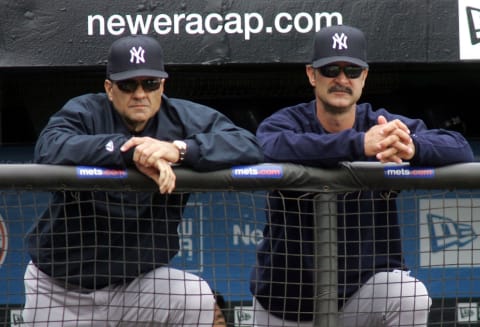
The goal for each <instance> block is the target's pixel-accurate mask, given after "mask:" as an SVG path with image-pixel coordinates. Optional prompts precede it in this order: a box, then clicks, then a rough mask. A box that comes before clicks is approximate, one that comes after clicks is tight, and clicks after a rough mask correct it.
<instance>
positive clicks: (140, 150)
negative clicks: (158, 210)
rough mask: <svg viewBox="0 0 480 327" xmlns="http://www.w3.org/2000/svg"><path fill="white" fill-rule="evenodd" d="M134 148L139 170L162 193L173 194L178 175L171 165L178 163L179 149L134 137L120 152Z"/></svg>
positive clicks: (150, 139) (145, 138) (152, 140)
mask: <svg viewBox="0 0 480 327" xmlns="http://www.w3.org/2000/svg"><path fill="white" fill-rule="evenodd" d="M132 147H135V151H134V153H133V161H134V163H135V165H136V167H137V169H138V170H139V171H140V172H141V173H143V174H145V175H147V176H148V177H150V178H151V179H153V180H154V181H155V183H157V185H158V187H159V190H160V193H162V194H163V193H169V194H170V193H172V192H173V190H174V189H175V181H176V175H175V173H174V172H173V169H172V165H171V164H172V163H173V162H177V161H178V155H179V154H178V150H177V148H176V147H175V146H174V145H173V144H172V143H170V142H165V141H160V140H157V139H154V138H151V137H132V138H131V139H129V140H128V141H127V142H125V144H123V145H122V147H121V149H120V150H121V151H123V152H126V151H128V150H129V149H131V148H132Z"/></svg>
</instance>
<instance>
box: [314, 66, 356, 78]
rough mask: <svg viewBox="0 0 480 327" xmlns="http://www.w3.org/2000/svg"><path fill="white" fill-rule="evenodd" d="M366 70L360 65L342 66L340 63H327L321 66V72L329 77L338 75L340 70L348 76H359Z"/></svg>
mask: <svg viewBox="0 0 480 327" xmlns="http://www.w3.org/2000/svg"><path fill="white" fill-rule="evenodd" d="M363 70H364V68H363V67H360V66H343V67H342V66H340V65H327V66H322V67H320V68H319V71H320V73H321V74H322V75H323V76H325V77H329V78H333V77H337V76H338V75H340V72H341V71H343V72H344V73H345V76H347V77H348V78H358V77H360V75H361V74H362V71H363Z"/></svg>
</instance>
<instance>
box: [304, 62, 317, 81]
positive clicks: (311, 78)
mask: <svg viewBox="0 0 480 327" xmlns="http://www.w3.org/2000/svg"><path fill="white" fill-rule="evenodd" d="M305 72H306V74H307V77H308V81H309V82H310V85H311V86H315V82H316V81H315V68H313V67H312V65H306V66H305Z"/></svg>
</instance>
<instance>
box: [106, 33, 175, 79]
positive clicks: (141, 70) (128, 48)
mask: <svg viewBox="0 0 480 327" xmlns="http://www.w3.org/2000/svg"><path fill="white" fill-rule="evenodd" d="M135 77H157V78H167V77H168V74H167V72H166V71H165V67H164V63H163V49H162V47H161V45H160V43H159V42H158V41H157V40H156V39H154V38H153V37H150V36H146V35H131V36H125V37H122V38H120V39H118V40H116V41H115V42H113V43H112V46H111V47H110V51H109V55H108V62H107V78H108V79H110V80H112V81H120V80H126V79H130V78H135Z"/></svg>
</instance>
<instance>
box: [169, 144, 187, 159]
mask: <svg viewBox="0 0 480 327" xmlns="http://www.w3.org/2000/svg"><path fill="white" fill-rule="evenodd" d="M172 143H173V145H175V147H176V148H177V149H178V161H177V162H178V163H180V162H182V161H183V160H184V159H185V154H186V153H187V143H185V142H183V141H180V140H175V141H173V142H172Z"/></svg>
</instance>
